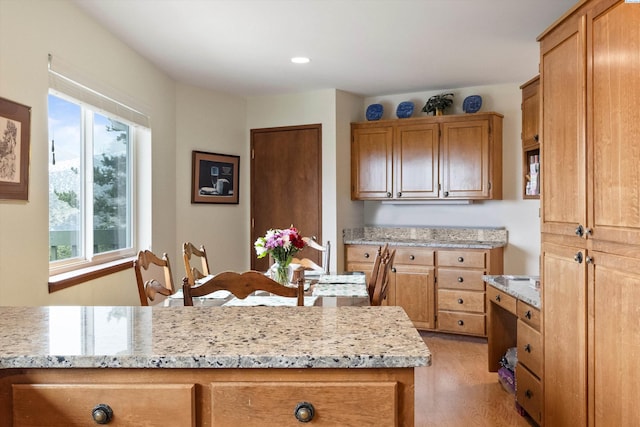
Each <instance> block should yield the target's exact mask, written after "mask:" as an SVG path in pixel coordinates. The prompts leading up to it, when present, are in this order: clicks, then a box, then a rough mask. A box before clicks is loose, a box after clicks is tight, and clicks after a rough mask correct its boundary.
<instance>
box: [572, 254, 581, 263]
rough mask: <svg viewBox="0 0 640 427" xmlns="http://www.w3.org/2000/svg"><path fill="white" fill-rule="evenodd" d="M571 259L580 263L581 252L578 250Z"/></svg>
mask: <svg viewBox="0 0 640 427" xmlns="http://www.w3.org/2000/svg"><path fill="white" fill-rule="evenodd" d="M573 260H574V261H575V262H577V263H578V264H582V252H578V253H577V254H575V256H574V257H573Z"/></svg>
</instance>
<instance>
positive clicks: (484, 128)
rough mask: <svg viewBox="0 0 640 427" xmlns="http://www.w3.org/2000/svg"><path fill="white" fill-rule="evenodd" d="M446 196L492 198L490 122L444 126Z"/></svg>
mask: <svg viewBox="0 0 640 427" xmlns="http://www.w3.org/2000/svg"><path fill="white" fill-rule="evenodd" d="M441 149H442V180H441V182H442V197H444V198H448V199H469V198H471V199H483V198H489V197H490V194H491V193H490V188H489V180H490V170H489V168H490V164H489V153H490V147H489V121H488V120H465V121H456V122H450V123H443V124H442V145H441Z"/></svg>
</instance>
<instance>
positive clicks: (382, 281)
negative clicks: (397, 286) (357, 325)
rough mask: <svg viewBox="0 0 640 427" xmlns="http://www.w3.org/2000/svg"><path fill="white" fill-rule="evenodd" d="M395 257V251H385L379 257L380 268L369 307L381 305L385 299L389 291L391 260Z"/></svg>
mask: <svg viewBox="0 0 640 427" xmlns="http://www.w3.org/2000/svg"><path fill="white" fill-rule="evenodd" d="M395 256H396V250H395V249H394V250H392V251H388V250H387V251H386V252H385V253H384V254H383V255H382V256H381V257H380V267H379V269H378V274H377V277H376V285H375V288H374V290H373V296H372V297H371V305H382V301H384V300H385V299H386V298H387V292H388V290H389V280H390V278H391V269H392V268H393V260H394V258H395Z"/></svg>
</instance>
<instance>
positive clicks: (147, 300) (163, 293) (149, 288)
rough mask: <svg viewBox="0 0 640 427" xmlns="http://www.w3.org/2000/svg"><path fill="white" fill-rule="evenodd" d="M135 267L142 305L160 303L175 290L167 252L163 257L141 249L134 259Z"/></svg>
mask: <svg viewBox="0 0 640 427" xmlns="http://www.w3.org/2000/svg"><path fill="white" fill-rule="evenodd" d="M133 269H134V271H135V274H136V282H137V283H138V295H139V296H140V304H141V305H156V304H159V303H160V302H162V301H163V300H164V299H166V297H168V296H170V295H173V293H174V292H175V288H174V286H173V276H172V275H171V265H170V264H169V258H168V257H167V254H166V253H164V254H162V258H158V256H156V255H155V254H154V253H153V252H151V251H148V250H144V251H140V252H138V257H137V258H136V259H135V260H134V261H133Z"/></svg>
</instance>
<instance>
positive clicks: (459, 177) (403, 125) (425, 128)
mask: <svg viewBox="0 0 640 427" xmlns="http://www.w3.org/2000/svg"><path fill="white" fill-rule="evenodd" d="M351 135H352V141H351V144H352V146H351V198H352V199H353V200H428V199H465V200H476V199H477V200H483V199H501V198H502V115H500V114H497V113H477V114H465V115H451V116H433V117H419V118H410V119H398V120H382V121H374V122H364V123H352V124H351Z"/></svg>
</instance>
